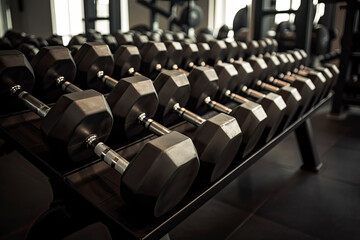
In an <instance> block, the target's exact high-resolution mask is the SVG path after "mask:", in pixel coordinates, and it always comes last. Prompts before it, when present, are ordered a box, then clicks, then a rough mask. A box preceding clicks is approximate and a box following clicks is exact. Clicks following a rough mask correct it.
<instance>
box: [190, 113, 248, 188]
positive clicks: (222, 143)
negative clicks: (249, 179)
mask: <svg viewBox="0 0 360 240" xmlns="http://www.w3.org/2000/svg"><path fill="white" fill-rule="evenodd" d="M192 140H193V142H194V145H195V147H196V149H197V151H198V154H199V158H200V160H201V170H200V171H201V172H202V174H204V175H205V176H208V177H210V179H209V180H210V182H213V181H215V180H217V179H218V178H219V177H220V176H222V175H223V174H224V172H225V171H226V170H227V169H228V167H229V165H230V164H231V162H232V160H233V159H234V157H235V155H236V153H237V151H238V149H239V146H240V144H241V140H242V132H241V130H240V127H239V124H238V123H237V120H236V119H235V118H234V117H232V116H230V115H227V114H224V113H220V114H217V115H215V116H213V117H211V118H209V119H207V120H206V121H205V122H204V123H203V124H201V125H200V126H199V127H198V128H197V129H196V131H195V134H194V136H193V138H192Z"/></svg>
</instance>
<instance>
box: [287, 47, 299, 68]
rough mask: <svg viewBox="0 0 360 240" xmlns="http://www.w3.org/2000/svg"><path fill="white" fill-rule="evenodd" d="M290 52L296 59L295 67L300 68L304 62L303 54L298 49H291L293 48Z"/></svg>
mask: <svg viewBox="0 0 360 240" xmlns="http://www.w3.org/2000/svg"><path fill="white" fill-rule="evenodd" d="M288 53H290V54H291V55H292V56H293V58H294V60H295V63H294V65H295V67H296V68H299V66H300V64H301V62H302V56H301V54H300V53H299V52H298V51H291V50H289V51H288Z"/></svg>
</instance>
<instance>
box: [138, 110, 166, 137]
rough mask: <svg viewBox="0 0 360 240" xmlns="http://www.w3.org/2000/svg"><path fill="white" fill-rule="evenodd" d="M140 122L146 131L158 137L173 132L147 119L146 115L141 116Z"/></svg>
mask: <svg viewBox="0 0 360 240" xmlns="http://www.w3.org/2000/svg"><path fill="white" fill-rule="evenodd" d="M138 120H139V123H140V124H141V125H143V126H144V127H145V129H147V130H149V131H150V132H152V133H154V134H155V135H157V136H162V135H165V134H168V133H170V132H171V131H170V129H168V128H167V127H165V126H163V125H161V124H160V123H158V122H156V121H154V120H153V119H151V118H148V117H146V114H145V113H142V114H140V115H139V117H138Z"/></svg>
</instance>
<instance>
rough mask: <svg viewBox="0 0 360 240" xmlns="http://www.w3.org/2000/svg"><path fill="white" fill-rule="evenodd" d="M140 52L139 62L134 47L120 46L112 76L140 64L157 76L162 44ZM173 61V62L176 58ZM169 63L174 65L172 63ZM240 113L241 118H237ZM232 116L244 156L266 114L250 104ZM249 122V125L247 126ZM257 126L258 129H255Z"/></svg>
mask: <svg viewBox="0 0 360 240" xmlns="http://www.w3.org/2000/svg"><path fill="white" fill-rule="evenodd" d="M169 43H170V42H169ZM173 44H174V46H176V45H178V44H179V43H176V42H173ZM145 50H146V51H145ZM142 52H143V53H144V54H143V56H144V58H143V61H141V56H140V54H139V51H138V49H137V48H136V47H134V46H120V47H119V49H118V50H117V52H116V53H115V55H114V59H115V70H114V74H113V75H114V76H115V77H122V76H124V75H126V74H128V72H129V69H132V71H134V70H135V71H136V70H137V69H140V64H141V65H145V66H143V67H142V69H143V72H146V73H147V74H150V75H158V74H159V70H160V69H161V66H164V65H166V59H167V58H166V48H165V46H164V44H163V43H154V44H152V43H148V44H146V45H145V46H144V48H143V50H142ZM174 56H176V55H174ZM173 59H174V60H175V59H176V58H173ZM179 60H180V62H181V58H179ZM171 62H173V63H174V61H171ZM144 63H145V64H144ZM168 63H169V61H168ZM170 66H172V65H170ZM170 68H172V67H170ZM254 105H255V106H254ZM229 112H231V109H229V108H227V113H229ZM240 112H241V116H237V114H238V113H240ZM232 114H233V116H237V117H236V119H237V120H238V123H239V125H240V128H241V129H242V131H243V136H244V137H243V141H242V145H241V149H242V150H240V151H241V152H244V154H248V153H249V152H250V151H251V150H252V149H253V148H254V147H255V145H256V143H257V141H258V139H259V137H260V136H261V133H262V131H263V129H264V127H265V126H264V125H263V124H265V119H266V114H265V113H264V111H263V110H262V108H261V106H259V105H257V104H252V103H247V104H245V106H244V109H243V106H241V107H238V108H236V109H234V110H232ZM244 116H245V117H244ZM240 119H241V120H240ZM250 119H251V120H250ZM250 122H251V124H249V123H250ZM241 125H243V126H245V127H246V128H247V129H246V130H243V128H242V126H241ZM258 125H259V127H257V126H258Z"/></svg>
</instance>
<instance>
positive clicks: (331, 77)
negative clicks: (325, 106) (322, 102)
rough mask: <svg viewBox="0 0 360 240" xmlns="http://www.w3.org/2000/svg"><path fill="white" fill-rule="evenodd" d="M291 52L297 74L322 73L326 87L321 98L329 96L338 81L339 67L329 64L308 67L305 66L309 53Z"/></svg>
mask: <svg viewBox="0 0 360 240" xmlns="http://www.w3.org/2000/svg"><path fill="white" fill-rule="evenodd" d="M289 52H290V53H291V54H292V56H293V57H294V59H295V67H296V70H295V72H296V73H298V74H300V75H303V74H305V72H310V71H313V70H315V71H318V72H321V73H322V74H323V75H324V77H325V78H326V86H325V89H324V91H323V94H322V96H321V98H323V97H324V96H326V95H328V93H329V91H330V89H332V88H333V87H334V86H335V83H336V80H337V78H338V76H339V69H338V68H337V66H336V65H335V64H330V63H328V64H325V65H323V66H317V67H314V68H310V67H306V66H305V65H304V64H305V62H304V61H305V59H306V58H307V53H306V52H305V51H304V50H303V49H295V50H294V51H289Z"/></svg>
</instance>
